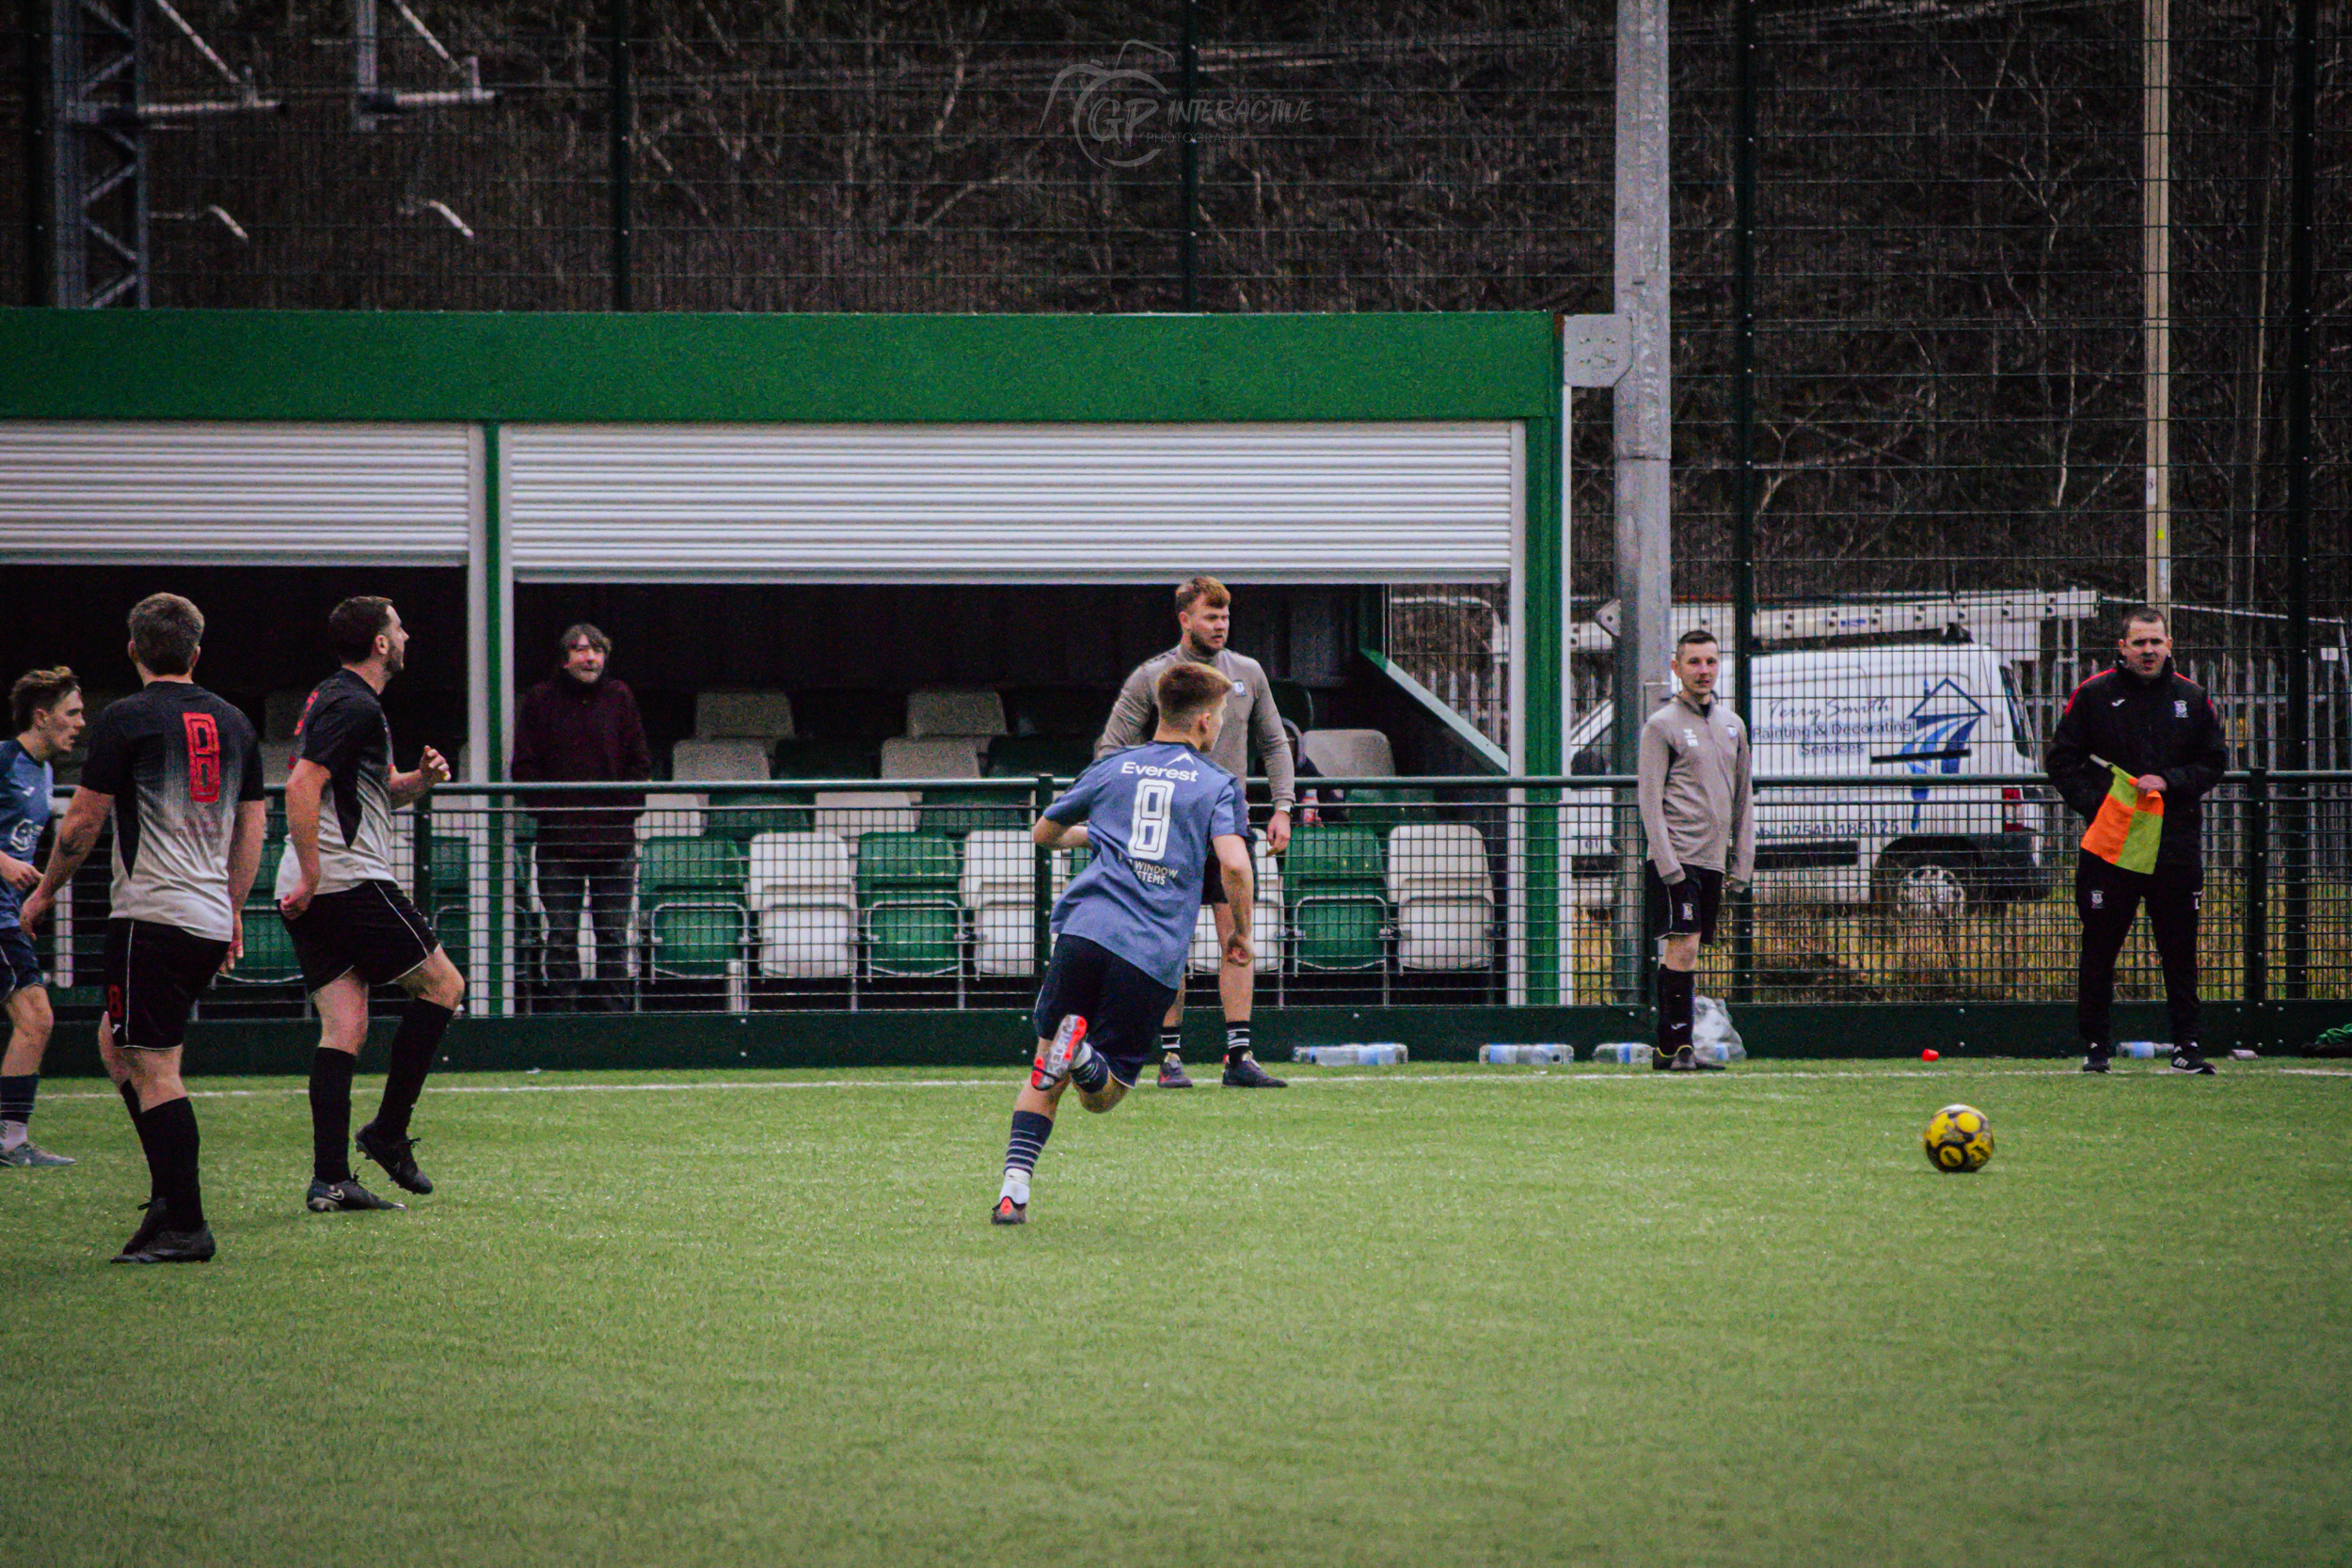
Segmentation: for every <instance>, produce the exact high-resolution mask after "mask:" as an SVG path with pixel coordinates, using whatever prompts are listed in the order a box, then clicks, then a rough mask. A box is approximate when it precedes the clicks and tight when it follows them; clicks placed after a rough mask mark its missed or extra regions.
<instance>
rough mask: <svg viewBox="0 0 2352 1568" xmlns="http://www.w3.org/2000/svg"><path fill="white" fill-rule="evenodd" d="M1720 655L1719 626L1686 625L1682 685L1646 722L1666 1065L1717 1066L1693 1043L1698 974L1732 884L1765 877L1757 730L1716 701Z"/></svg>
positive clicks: (1655, 1056) (1661, 1061)
mask: <svg viewBox="0 0 2352 1568" xmlns="http://www.w3.org/2000/svg"><path fill="white" fill-rule="evenodd" d="M1720 657H1721V656H1720V654H1719V651H1718V650H1717V648H1716V645H1715V634H1714V633H1713V632H1711V631H1708V630H1705V629H1704V628H1701V629H1699V630H1695V631H1686V632H1684V633H1683V634H1682V636H1681V638H1680V640H1679V641H1677V642H1676V643H1675V667H1674V668H1675V679H1676V681H1677V690H1676V692H1675V694H1674V695H1673V696H1672V697H1670V698H1668V699H1667V700H1666V701H1665V703H1664V704H1663V705H1661V706H1660V707H1659V709H1658V711H1657V712H1656V713H1653V714H1651V715H1650V716H1649V721H1648V722H1646V723H1645V724H1644V725H1643V726H1642V762H1641V788H1640V791H1639V793H1640V796H1641V804H1642V830H1643V832H1644V833H1645V835H1646V836H1647V837H1648V839H1649V857H1648V859H1647V861H1646V862H1645V863H1644V866H1643V881H1644V884H1645V889H1646V891H1647V894H1648V898H1647V900H1646V902H1647V904H1648V913H1649V929H1650V934H1651V935H1652V936H1654V937H1657V938H1659V939H1660V942H1659V956H1658V957H1659V962H1658V1043H1657V1045H1656V1047H1655V1048H1654V1049H1653V1050H1652V1052H1651V1053H1650V1066H1651V1067H1652V1068H1653V1069H1657V1070H1658V1071H1661V1072H1702V1071H1707V1070H1709V1069H1712V1068H1713V1067H1714V1066H1715V1064H1714V1063H1712V1062H1706V1061H1702V1060H1700V1059H1699V1056H1698V1053H1696V1052H1695V1051H1693V1050H1692V1047H1691V1004H1692V990H1693V989H1694V981H1693V979H1692V972H1693V971H1694V970H1696V969H1697V968H1698V963H1699V943H1700V942H1708V941H1712V940H1713V939H1714V935H1715V913H1716V910H1717V908H1718V907H1719V906H1720V904H1721V903H1722V900H1723V895H1724V889H1725V888H1726V887H1728V888H1729V889H1730V890H1731V891H1732V892H1733V893H1739V892H1740V891H1741V890H1743V889H1744V888H1746V887H1747V885H1748V882H1749V880H1750V879H1752V878H1754V876H1755V875H1756V796H1755V791H1754V789H1753V788H1752V787H1751V784H1750V779H1749V773H1750V768H1751V766H1752V764H1751V757H1750V752H1749V750H1748V727H1747V725H1745V724H1743V723H1741V722H1740V716H1739V715H1738V714H1736V713H1734V712H1732V711H1731V709H1730V707H1729V706H1727V705H1724V703H1721V702H1719V701H1717V700H1716V697H1715V675H1716V672H1717V667H1718V664H1719V662H1720Z"/></svg>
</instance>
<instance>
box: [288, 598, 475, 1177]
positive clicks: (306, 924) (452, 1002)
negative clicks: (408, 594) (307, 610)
mask: <svg viewBox="0 0 2352 1568" xmlns="http://www.w3.org/2000/svg"><path fill="white" fill-rule="evenodd" d="M326 640H327V644H328V646H329V647H330V648H331V649H332V650H333V652H334V653H335V655H336V657H339V658H341V659H342V661H343V667H342V669H340V670H338V671H336V672H335V673H333V674H331V675H329V676H327V677H326V679H325V680H323V681H321V682H320V683H319V685H318V689H316V690H314V691H312V692H311V693H310V701H309V702H308V703H306V704H305V705H303V709H302V721H301V722H300V723H299V724H297V725H296V726H295V727H294V759H293V770H292V771H291V772H290V773H289V774H288V776H287V779H286V855H285V858H284V859H283V860H282V861H280V862H279V863H278V889H277V891H278V911H279V912H280V913H282V914H283V915H284V916H285V917H286V929H287V932H288V933H289V934H290V935H291V936H292V937H293V938H294V957H295V958H297V959H298V960H300V962H301V964H302V984H303V988H304V989H305V990H308V991H310V998H311V1000H312V1001H313V1002H315V1003H316V1004H317V1006H318V1010H319V1030H320V1037H319V1046H318V1049H317V1050H316V1051H315V1052H313V1053H311V1056H310V1163H311V1170H310V1192H309V1193H308V1194H307V1195H306V1196H305V1198H304V1201H305V1202H306V1203H307V1204H308V1205H309V1206H310V1208H311V1209H312V1210H313V1211H315V1212H319V1213H327V1212H333V1211H335V1210H339V1209H397V1208H400V1207H402V1206H401V1205H400V1204H397V1203H387V1202H386V1201H385V1200H383V1199H382V1198H379V1197H377V1196H375V1195H374V1194H373V1193H371V1192H369V1191H368V1190H367V1189H366V1188H365V1187H362V1186H361V1185H359V1183H358V1181H357V1180H354V1178H353V1176H352V1172H351V1155H350V1151H349V1149H348V1148H347V1147H346V1140H349V1141H352V1142H356V1143H357V1144H358V1147H359V1152H360V1153H362V1154H364V1155H366V1156H367V1157H368V1158H369V1159H371V1160H373V1161H374V1162H375V1163H376V1164H379V1165H382V1166H383V1167H384V1171H385V1174H386V1175H388V1176H389V1177H390V1178H391V1179H392V1180H394V1181H396V1182H398V1183H399V1184H400V1185H401V1186H403V1187H405V1188H406V1189H407V1190H408V1191H410V1192H412V1193H429V1192H431V1191H432V1190H433V1183H432V1182H431V1181H430V1180H426V1178H425V1174H424V1172H422V1171H421V1170H419V1169H418V1168H417V1157H416V1153H415V1145H416V1140H415V1139H413V1138H411V1137H409V1135H408V1117H409V1113H410V1112H412V1111H414V1110H415V1109H416V1105H417V1097H418V1096H419V1095H420V1094H421V1093H422V1092H423V1091H424V1079H425V1074H426V1073H428V1072H430V1071H431V1070H432V1068H433V1058H434V1056H435V1055H436V1054H437V1053H438V1052H439V1050H440V1048H441V1036H442V1035H443V1034H444V1033H445V1032H446V1031H447V1030H448V1028H449V1022H450V1020H451V1019H452V1018H453V1017H454V1016H456V1012H457V1004H458V1002H459V1001H460V1000H461V999H462V998H463V997H464V996H465V994H466V979H465V976H464V975H462V974H458V973H457V966H456V965H454V964H453V963H451V962H450V961H449V955H448V954H447V953H445V952H443V951H442V950H441V943H440V941H439V939H438V938H437V937H435V936H434V934H433V927H432V926H431V925H430V924H429V923H428V922H427V921H426V920H425V918H424V916H423V915H421V914H420V913H418V912H417V907H416V906H415V905H414V904H411V903H410V902H409V901H408V895H406V894H405V893H403V892H401V890H400V884H399V883H398V882H397V881H395V880H394V879H393V877H392V813H393V812H394V811H396V810H398V809H400V808H401V807H404V806H407V805H411V804H413V803H415V801H416V800H418V799H419V798H421V796H422V795H423V794H424V792H425V791H427V790H429V789H431V788H432V787H433V786H434V785H435V784H446V783H447V782H448V781H449V764H447V763H445V762H443V761H442V760H441V755H440V753H439V752H436V751H435V750H434V749H433V748H432V747H430V746H427V747H426V748H425V749H424V752H423V755H422V756H421V758H420V759H419V761H418V764H417V767H416V770H415V771H413V772H408V773H395V772H393V771H392V727H391V725H390V724H389V723H388V722H386V721H385V718H384V705H383V704H382V703H381V702H379V701H378V700H377V699H378V697H379V695H380V694H381V693H382V691H383V689H384V688H385V687H386V686H387V685H389V683H390V681H391V678H392V677H393V676H394V675H397V674H399V673H400V672H401V667H402V665H403V664H404V663H405V661H406V657H407V650H408V630H407V628H406V627H405V626H402V625H401V624H400V612H399V611H398V610H394V609H393V608H392V602H391V601H390V600H389V599H380V598H375V597H373V596H365V595H363V596H360V597H357V598H349V599H345V600H344V601H343V602H342V603H341V604H339V605H337V606H336V607H335V608H334V610H332V611H331V612H329V614H328V615H327V617H326ZM388 982H397V983H398V984H399V986H400V988H401V989H402V990H405V991H406V992H407V993H408V1006H407V1007H406V1008H405V1010H403V1012H402V1013H401V1015H400V1028H399V1029H398V1030H397V1031H396V1032H395V1033H394V1034H393V1036H392V1060H391V1065H390V1067H389V1069H387V1071H386V1073H385V1076H384V1101H383V1104H382V1106H381V1107H380V1108H379V1109H378V1110H377V1111H376V1113H375V1119H374V1120H373V1121H372V1122H370V1123H368V1125H367V1126H365V1127H363V1128H361V1129H360V1130H359V1132H358V1137H357V1138H356V1139H354V1138H353V1136H352V1132H351V1075H352V1070H353V1069H355V1068H356V1067H357V1066H358V1059H359V1047H360V1046H362V1045H364V1044H365V1043H367V1037H368V988H369V987H370V986H380V985H384V984H386V983H388Z"/></svg>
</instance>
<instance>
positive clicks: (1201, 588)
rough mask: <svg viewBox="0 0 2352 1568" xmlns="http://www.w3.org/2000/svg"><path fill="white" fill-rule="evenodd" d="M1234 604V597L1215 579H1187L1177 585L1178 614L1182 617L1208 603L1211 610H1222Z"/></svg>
mask: <svg viewBox="0 0 2352 1568" xmlns="http://www.w3.org/2000/svg"><path fill="white" fill-rule="evenodd" d="M1232 602H1233V595H1232V594H1229V593H1227V592H1226V591H1225V585H1224V584H1223V583H1221V582H1219V581H1217V580H1216V578H1207V577H1202V578H1185V579H1184V581H1182V582H1180V583H1178V584H1177V585H1176V613H1177V614H1179V615H1182V614H1183V613H1184V611H1185V610H1190V609H1191V608H1192V607H1193V606H1194V605H1196V604H1200V603H1206V604H1207V605H1208V607H1209V608H1210V609H1211V610H1222V609H1223V608H1225V606H1227V605H1229V604H1232Z"/></svg>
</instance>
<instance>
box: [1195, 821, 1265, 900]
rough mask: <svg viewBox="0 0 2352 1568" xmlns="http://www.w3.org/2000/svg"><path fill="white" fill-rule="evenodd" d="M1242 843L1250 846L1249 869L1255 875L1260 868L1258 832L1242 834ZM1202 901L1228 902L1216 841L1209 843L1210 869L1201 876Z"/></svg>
mask: <svg viewBox="0 0 2352 1568" xmlns="http://www.w3.org/2000/svg"><path fill="white" fill-rule="evenodd" d="M1241 841H1242V842H1243V843H1244V844H1247V845H1248V846H1249V868H1250V870H1251V871H1252V872H1253V873H1254V872H1255V871H1256V870H1257V868H1258V834H1257V831H1256V830H1255V829H1252V830H1251V831H1249V832H1246V833H1244V834H1242V835H1241ZM1200 901H1201V902H1202V903H1203V904H1222V903H1225V902H1226V901H1227V900H1226V897H1225V868H1224V865H1223V864H1222V863H1220V862H1219V861H1218V860H1217V858H1216V840H1214V839H1212V840H1210V841H1209V863H1208V867H1207V869H1206V870H1204V871H1203V872H1202V873H1201V876H1200Z"/></svg>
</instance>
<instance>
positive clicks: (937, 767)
mask: <svg viewBox="0 0 2352 1568" xmlns="http://www.w3.org/2000/svg"><path fill="white" fill-rule="evenodd" d="M979 747H980V742H979V741H978V740H977V739H976V738H975V737H973V736H946V738H944V739H930V740H911V739H907V738H904V737H900V738H898V739H896V740H885V741H883V742H882V777H883V778H885V779H977V778H978V777H979V776H980V752H979Z"/></svg>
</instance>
